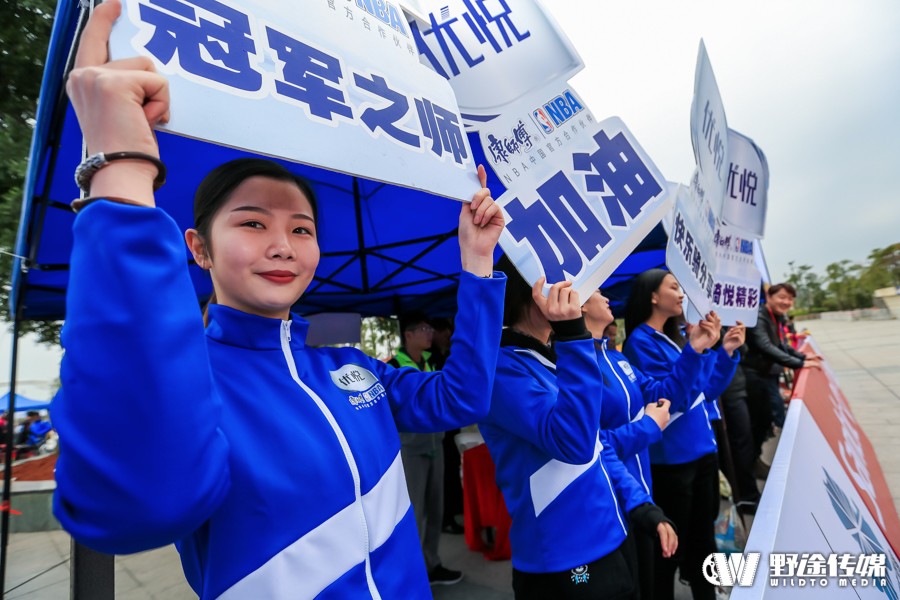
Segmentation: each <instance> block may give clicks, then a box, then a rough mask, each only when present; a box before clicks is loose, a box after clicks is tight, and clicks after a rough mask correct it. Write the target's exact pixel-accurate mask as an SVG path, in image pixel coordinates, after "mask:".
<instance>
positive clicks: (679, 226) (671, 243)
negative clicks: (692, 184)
mask: <svg viewBox="0 0 900 600" xmlns="http://www.w3.org/2000/svg"><path fill="white" fill-rule="evenodd" d="M670 185H671V186H672V189H673V192H672V193H673V195H674V196H675V208H674V217H673V221H672V227H671V229H670V231H669V240H668V242H666V266H667V267H669V271H671V272H672V275H674V276H675V279H677V280H678V283H679V284H681V288H682V289H683V290H684V294H685V296H687V298H688V299H689V300H690V301H691V304H693V306H694V307H695V308H696V310H697V311H698V312H699V313H700V314H701V315H705V314H706V313H708V312H709V311H710V310H712V309H713V306H712V300H711V299H712V295H713V290H714V288H715V281H714V276H715V272H716V264H715V247H714V246H713V233H712V227H711V224H710V222H709V220H708V218H709V216H710V215H709V212H708V211H705V210H704V208H705V207H704V206H703V205H701V204H700V203H699V202H698V201H697V199H696V198H695V197H694V196H693V195H692V194H691V193H690V192H689V191H688V189H687V188H686V187H684V186H683V185H678V184H670ZM686 317H689V315H686ZM689 321H690V318H689ZM690 322H692V323H695V322H696V321H690Z"/></svg>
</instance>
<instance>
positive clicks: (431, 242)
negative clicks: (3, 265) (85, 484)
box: [0, 0, 667, 597]
mask: <svg viewBox="0 0 900 600" xmlns="http://www.w3.org/2000/svg"><path fill="white" fill-rule="evenodd" d="M87 4H89V3H87V2H85V3H84V4H82V2H79V0H60V1H59V4H58V6H57V10H56V15H55V19H54V24H53V30H52V34H51V41H50V47H49V50H48V54H47V60H46V63H45V65H46V66H45V71H44V75H43V81H42V88H41V97H40V101H39V105H38V109H37V117H36V124H35V132H34V138H33V141H32V147H31V152H30V161H29V166H28V172H27V175H26V182H25V188H24V195H23V203H22V212H21V220H20V223H19V230H18V238H17V242H16V247H15V254H16V255H17V258H16V259H15V262H14V265H13V276H12V290H11V295H10V307H9V308H10V315H11V317H12V320H13V322H14V340H15V339H17V337H18V336H17V334H18V326H19V324H20V323H21V322H23V321H28V320H62V319H65V315H66V305H65V298H66V287H67V283H68V275H69V256H70V253H71V246H72V223H73V220H74V217H75V215H74V213H73V212H72V210H71V209H70V207H69V203H70V202H71V201H72V200H73V199H75V198H76V197H77V196H78V188H77V186H76V185H75V182H74V179H73V176H72V175H73V172H74V170H75V167H76V166H77V165H78V164H79V162H80V161H81V159H82V139H81V133H80V130H79V128H78V123H77V120H76V118H75V114H74V112H73V110H72V108H71V106H70V104H69V101H68V98H67V97H66V93H65V85H64V84H65V79H66V75H67V73H68V71H69V70H70V69H71V63H72V61H73V60H74V54H75V52H74V50H75V44H76V40H77V37H78V33H79V32H80V30H81V28H82V27H83V25H84V22H85V21H86V18H87V14H88V9H87V8H86V5H87ZM225 126H227V124H226V125H225ZM471 135H472V134H470V136H471ZM158 139H159V144H160V154H161V156H162V159H163V160H164V161H165V162H166V164H167V165H168V168H169V177H168V181H167V183H166V185H165V186H163V188H161V189H160V190H159V192H158V193H157V195H156V198H157V203H158V205H159V206H160V207H161V208H163V209H164V210H166V211H167V212H169V213H170V214H171V215H172V216H173V218H175V220H176V221H177V222H178V224H179V226H181V227H182V229H187V228H189V227H191V226H192V225H193V219H192V205H193V193H194V190H195V189H196V187H197V184H198V183H199V182H200V180H201V179H202V177H203V176H204V175H205V174H206V173H207V172H209V171H210V170H211V169H212V168H214V167H215V166H217V165H219V164H221V163H223V162H226V161H228V160H231V159H233V158H238V157H241V156H246V155H247V153H246V152H242V151H239V150H235V149H231V148H225V147H222V146H216V145H213V144H210V143H208V142H202V141H198V140H193V139H188V138H185V137H179V136H176V135H173V134H169V133H165V132H158ZM471 145H472V150H473V153H474V158H475V160H476V162H481V163H484V164H487V162H486V161H485V160H484V156H479V155H480V154H481V151H480V144H479V143H477V142H476V141H475V140H474V139H473V143H472V144H471ZM282 162H283V164H285V165H286V166H287V167H288V168H290V169H291V170H292V171H294V172H296V173H298V174H300V175H302V176H304V177H305V178H307V179H308V180H309V181H310V182H311V184H312V186H313V189H314V191H315V192H316V194H317V196H318V203H319V219H320V223H319V231H320V233H319V239H320V245H321V252H322V258H321V261H320V264H319V267H318V270H317V272H316V277H315V279H314V281H313V282H312V284H311V285H310V287H309V289H308V290H307V292H306V294H304V296H303V297H302V298H301V300H300V301H299V302H298V304H297V305H296V306H295V307H294V308H295V311H296V312H298V313H300V314H315V313H321V312H356V313H360V314H362V315H363V316H389V315H396V314H398V313H400V312H403V311H406V310H415V309H425V310H426V311H427V312H428V313H429V314H432V315H436V316H437V315H450V314H452V313H453V312H454V310H455V301H456V297H455V294H456V285H457V280H458V273H459V270H460V259H459V247H458V243H457V238H456V233H457V231H456V229H457V223H458V214H459V209H460V206H459V203H458V202H456V201H454V200H450V199H447V198H443V197H439V196H436V195H432V194H427V193H425V192H421V191H416V190H411V189H407V188H403V187H398V186H393V185H387V184H384V183H381V182H377V181H369V180H365V179H362V178H358V177H353V176H349V175H346V174H343V173H337V172H333V171H328V170H325V169H320V168H314V167H310V166H306V165H299V164H294V163H287V162H284V161H282ZM488 177H489V179H488V186H489V187H490V188H491V190H492V191H493V194H494V196H495V197H499V196H500V194H501V193H502V191H503V189H504V187H503V185H502V184H501V183H500V181H499V180H498V179H497V177H496V176H495V175H494V174H493V173H492V172H490V170H489V173H488ZM666 240H667V238H666V234H665V232H664V230H663V228H662V226H661V225H658V226H657V227H656V228H655V229H654V230H653V231H652V232H651V234H650V235H649V236H647V238H646V239H645V240H644V241H643V242H642V243H641V244H640V245H639V246H638V247H637V248H636V249H635V250H634V251H633V252H632V254H631V255H630V256H629V257H628V258H627V259H626V260H625V261H624V262H623V263H622V264H621V265H620V266H619V267H618V269H617V270H616V271H615V273H614V274H613V275H612V276H611V277H610V278H609V279H608V280H607V281H606V283H605V284H604V286H603V288H604V293H605V294H606V295H607V296H608V297H610V299H611V301H612V304H613V308H614V311H620V310H621V307H622V302H623V301H624V299H625V298H627V295H628V291H629V289H630V281H631V279H632V278H633V277H634V276H635V275H637V274H638V273H641V272H642V271H644V270H646V269H649V268H653V267H662V266H664V264H665V246H666ZM100 242H101V241H100V240H98V243H100ZM498 251H499V250H498ZM185 262H186V263H188V264H190V255H189V253H188V252H187V248H185ZM189 268H190V271H191V276H192V279H193V282H194V285H195V288H196V291H197V298H198V302H202V301H204V300H205V299H206V298H207V297H208V296H209V294H210V292H211V285H210V281H209V278H208V275H207V274H206V273H205V272H204V271H202V270H201V269H199V268H198V267H196V266H195V265H193V264H190V267H189ZM15 344H16V342H15V341H14V348H13V353H12V357H13V358H12V365H11V369H12V374H11V377H10V381H11V382H12V383H11V386H10V387H11V393H12V394H13V397H15V370H16V369H15V362H16V349H15ZM9 410H10V411H14V410H15V407H14V406H13V402H9ZM7 461H8V462H7V471H6V472H7V477H8V476H9V473H10V471H11V469H10V468H9V459H7ZM8 490H9V483H8V481H7V485H6V486H5V488H4V501H6V502H8V500H9V497H8V494H9V492H8ZM8 515H9V513H8V512H4V513H3V516H2V518H3V539H2V549H3V555H2V560H0V562H2V564H0V589H2V583H3V579H4V574H5V568H6V544H7V533H6V531H7V524H8V518H9V516H8ZM104 564H105V563H104ZM110 564H111V563H110ZM78 575H79V569H74V570H73V577H74V578H76V579H77V578H78ZM108 577H111V573H110V574H109V575H108ZM89 579H90V581H88V580H89ZM107 583H109V582H108V581H106V580H105V579H104V577H98V576H97V573H96V572H95V573H93V575H92V576H91V577H87V576H86V575H85V578H84V579H83V580H81V581H75V582H74V583H73V590H76V589H85V588H79V586H80V585H85V586H87V589H94V588H91V587H90V586H101V587H102V586H104V585H106V584H107ZM83 593H85V594H87V593H89V592H87V591H84V592H83ZM73 594H74V597H78V592H77V591H76V592H73ZM84 597H87V596H86V595H85V596H84Z"/></svg>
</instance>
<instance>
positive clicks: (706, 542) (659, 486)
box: [650, 453, 719, 600]
mask: <svg viewBox="0 0 900 600" xmlns="http://www.w3.org/2000/svg"><path fill="white" fill-rule="evenodd" d="M650 468H651V471H652V473H653V500H654V501H655V502H656V504H657V505H658V506H659V507H660V508H661V509H663V511H664V512H665V513H666V516H667V517H669V518H670V519H671V520H672V522H673V523H675V527H677V528H678V550H677V551H676V553H675V556H674V557H672V558H663V557H662V555H661V554H660V556H659V557H658V560H657V561H656V567H655V569H656V573H655V587H654V599H655V600H672V599H673V598H674V595H675V569H676V568H679V567H680V569H681V578H682V579H686V580H688V581H689V582H690V584H691V592H692V594H693V596H694V600H715V597H716V594H715V588H714V587H713V586H712V585H711V584H710V583H709V582H707V581H706V579H705V578H704V577H703V570H702V569H703V560H704V559H705V558H706V557H707V556H708V555H710V554H712V553H713V552H716V536H715V530H714V525H715V522H716V517H717V516H718V515H719V463H718V459H717V457H716V454H715V453H712V454H707V455H706V456H701V457H700V458H698V459H697V460H694V461H691V462H689V463H684V464H681V465H651V466H650Z"/></svg>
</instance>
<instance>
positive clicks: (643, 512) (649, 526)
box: [628, 502, 678, 535]
mask: <svg viewBox="0 0 900 600" xmlns="http://www.w3.org/2000/svg"><path fill="white" fill-rule="evenodd" d="M628 520H629V521H631V523H632V524H633V525H634V526H635V527H637V528H639V529H641V530H642V531H644V532H646V533H649V534H654V535H655V534H656V526H657V525H659V524H660V523H668V524H669V525H671V526H672V528H673V529H675V530H676V531H675V532H676V533H678V530H677V528H676V527H675V523H673V522H672V521H671V520H669V518H668V517H666V514H665V513H664V512H663V511H662V509H661V508H660V507H658V506H657V505H655V504H651V503H649V502H645V503H644V504H641V505H640V506H637V507H636V508H634V509H632V511H631V512H630V513H628Z"/></svg>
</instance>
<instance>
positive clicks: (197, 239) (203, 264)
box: [184, 229, 212, 271]
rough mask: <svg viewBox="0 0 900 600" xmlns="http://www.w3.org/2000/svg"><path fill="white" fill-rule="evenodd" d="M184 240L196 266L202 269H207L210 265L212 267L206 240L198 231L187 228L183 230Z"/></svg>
mask: <svg viewBox="0 0 900 600" xmlns="http://www.w3.org/2000/svg"><path fill="white" fill-rule="evenodd" d="M184 241H185V242H187V245H188V248H189V249H190V251H191V254H192V255H193V256H194V262H195V263H197V266H198V267H200V268H201V269H203V270H204V271H209V269H210V267H212V260H211V259H210V258H209V252H208V251H207V248H206V242H205V241H204V240H203V238H202V237H201V236H200V232H198V231H197V230H196V229H188V230H187V231H185V232H184Z"/></svg>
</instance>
